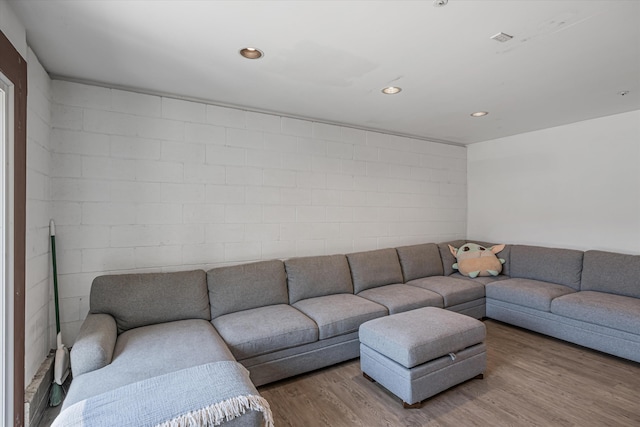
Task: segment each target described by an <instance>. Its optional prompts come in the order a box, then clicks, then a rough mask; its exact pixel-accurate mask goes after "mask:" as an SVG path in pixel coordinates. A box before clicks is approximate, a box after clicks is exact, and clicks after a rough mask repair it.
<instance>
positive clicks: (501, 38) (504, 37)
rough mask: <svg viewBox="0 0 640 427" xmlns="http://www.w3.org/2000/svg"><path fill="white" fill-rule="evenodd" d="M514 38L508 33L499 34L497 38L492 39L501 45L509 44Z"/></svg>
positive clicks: (492, 37)
mask: <svg viewBox="0 0 640 427" xmlns="http://www.w3.org/2000/svg"><path fill="white" fill-rule="evenodd" d="M512 38H513V36H510V35H509V34H507V33H498V34H496V35H495V36H491V39H493V40H495V41H497V42H500V43H504V42H508V41H509V40H511V39H512Z"/></svg>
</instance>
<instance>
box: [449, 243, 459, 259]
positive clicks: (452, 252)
mask: <svg viewBox="0 0 640 427" xmlns="http://www.w3.org/2000/svg"><path fill="white" fill-rule="evenodd" d="M447 246H449V251H450V252H451V255H453V257H454V258H457V257H458V249H456V248H454V247H453V246H451V245H447Z"/></svg>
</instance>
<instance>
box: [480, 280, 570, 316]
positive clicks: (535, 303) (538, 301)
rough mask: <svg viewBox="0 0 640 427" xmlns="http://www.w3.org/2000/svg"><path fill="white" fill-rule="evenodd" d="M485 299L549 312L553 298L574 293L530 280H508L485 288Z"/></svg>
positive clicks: (562, 287)
mask: <svg viewBox="0 0 640 427" xmlns="http://www.w3.org/2000/svg"><path fill="white" fill-rule="evenodd" d="M485 292H486V294H487V299H495V300H499V301H506V302H510V303H513V304H518V305H522V306H525V307H531V308H535V309H536V310H542V311H550V310H551V301H553V299H554V298H558V297H561V296H563V295H567V294H571V293H574V292H575V290H573V289H572V288H570V287H568V286H563V285H557V284H555V283H547V282H541V281H538V280H530V279H513V278H512V279H509V280H501V281H499V282H493V283H489V284H488V285H487V286H485Z"/></svg>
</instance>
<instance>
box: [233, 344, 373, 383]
mask: <svg viewBox="0 0 640 427" xmlns="http://www.w3.org/2000/svg"><path fill="white" fill-rule="evenodd" d="M359 347H360V341H358V332H352V333H350V334H346V335H339V336H337V337H333V338H327V339H324V340H322V341H316V342H312V343H309V344H303V345H300V346H297V347H293V348H289V349H286V350H280V351H276V352H273V353H269V354H264V355H262V356H257V357H253V358H250V359H244V360H239V362H240V363H242V364H243V365H244V366H245V367H246V368H247V369H248V370H249V372H251V381H253V383H254V384H255V385H256V386H257V387H259V386H261V385H263V384H267V383H270V382H273V381H278V380H281V379H283V378H288V377H291V376H294V375H298V374H302V373H305V372H310V371H313V370H315V369H320V368H324V367H326V366H331V365H335V364H336V363H340V362H344V361H345V360H351V359H355V358H357V357H358V356H360V353H359Z"/></svg>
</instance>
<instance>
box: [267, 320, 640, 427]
mask: <svg viewBox="0 0 640 427" xmlns="http://www.w3.org/2000/svg"><path fill="white" fill-rule="evenodd" d="M485 325H486V326H487V346H488V350H487V352H488V363H487V371H486V373H485V379H483V380H471V381H467V382H466V383H463V384H461V385H459V386H456V387H454V388H452V389H449V390H447V391H445V392H443V393H441V394H439V395H437V396H435V397H433V398H431V399H429V400H427V401H426V402H424V403H423V404H422V407H421V408H420V409H403V408H402V402H401V401H400V399H398V398H396V397H395V396H393V395H392V394H391V393H389V392H388V391H386V390H384V389H383V388H382V387H381V386H380V385H379V384H377V383H371V382H369V381H367V380H366V379H365V378H364V377H363V376H362V373H361V371H360V363H359V361H358V360H353V361H349V362H345V363H342V364H339V365H336V366H333V367H330V368H327V369H322V370H319V371H316V372H312V373H309V374H305V375H300V376H298V377H295V378H291V379H287V380H283V381H280V382H277V383H273V384H269V385H266V386H263V387H260V388H259V391H260V393H261V394H262V396H264V397H265V398H266V399H267V400H268V401H269V403H270V405H271V409H272V411H273V414H274V418H275V424H276V426H277V427H285V426H295V427H301V426H307V427H315V426H332V427H340V426H363V427H377V426H393V427H396V426H407V427H409V426H451V427H454V426H455V427H459V426H581V427H584V426H634V427H638V426H640V364H638V363H634V362H630V361H627V360H623V359H619V358H616V357H613V356H609V355H606V354H603V353H599V352H596V351H592V350H589V349H586V348H583V347H579V346H576V345H573V344H569V343H566V342H564V341H560V340H556V339H553V338H549V337H546V336H543V335H539V334H536V333H533V332H530V331H526V330H523V329H519V328H516V327H513V326H510V325H506V324H503V323H500V322H496V321H493V320H487V321H485Z"/></svg>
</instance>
